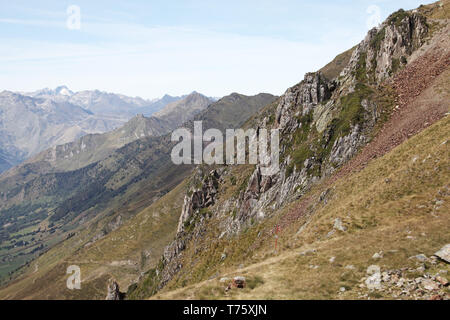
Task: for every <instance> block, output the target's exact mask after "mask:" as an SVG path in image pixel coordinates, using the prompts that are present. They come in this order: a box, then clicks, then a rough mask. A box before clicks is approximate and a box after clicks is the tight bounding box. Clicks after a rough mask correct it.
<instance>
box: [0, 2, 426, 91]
mask: <svg viewBox="0 0 450 320" xmlns="http://www.w3.org/2000/svg"><path fill="white" fill-rule="evenodd" d="M429 2H431V1H427V3H429ZM421 3H422V1H418V0H402V1H395V2H392V1H385V0H380V1H365V0H364V1H358V2H357V3H355V2H354V1H346V0H345V1H341V2H340V3H336V2H335V1H330V0H326V1H321V2H316V3H308V2H307V1H283V2H278V3H270V2H266V1H263V2H259V1H258V2H256V1H245V2H239V1H231V2H227V3H221V2H202V1H199V0H195V1H189V2H186V1H183V2H181V1H173V2H171V3H165V2H152V3H148V2H145V1H133V2H132V3H131V2H130V3H120V2H103V1H99V2H96V3H95V4H94V3H90V2H88V1H73V2H71V1H43V2H40V3H27V2H26V1H17V2H14V3H2V4H0V7H1V14H0V25H1V30H0V41H1V42H2V48H3V50H1V52H0V62H1V63H0V91H3V90H10V91H22V92H30V91H36V90H39V89H43V88H56V87H58V86H61V85H65V86H67V87H68V88H69V89H71V90H73V91H83V90H94V89H98V90H101V91H106V92H112V93H119V94H123V95H127V96H133V97H135V96H138V97H142V98H144V99H155V98H158V97H162V96H163V95H165V94H169V95H172V96H180V95H183V94H187V93H189V92H192V91H197V92H200V93H202V94H204V95H207V96H211V97H221V96H225V95H227V94H230V93H232V92H239V93H242V94H246V95H254V94H257V93H260V92H267V93H271V94H275V95H281V94H282V93H283V92H284V90H285V89H286V88H287V87H290V86H292V85H294V84H295V83H297V82H299V81H300V80H301V79H302V78H303V75H304V74H305V73H306V72H310V71H316V70H317V69H319V68H320V67H322V66H324V65H325V64H327V63H328V62H330V61H331V60H332V59H333V58H334V57H335V56H336V55H337V54H339V53H341V52H343V51H345V50H347V49H349V48H351V47H352V46H354V45H356V44H357V43H358V42H360V41H361V40H362V39H363V37H364V36H365V34H366V33H367V31H368V29H369V25H370V23H373V21H376V20H377V19H378V18H379V19H381V21H382V20H384V19H385V18H386V17H387V16H388V15H389V13H391V12H393V11H395V10H397V9H399V8H404V9H412V8H414V7H417V6H418V5H420V4H421ZM72 5H75V6H77V8H79V10H80V15H79V17H80V20H79V21H80V25H79V26H77V25H75V27H72V28H70V25H68V22H69V24H70V23H72V26H73V22H74V20H73V18H74V15H75V16H76V14H77V12H76V11H73V10H71V9H69V8H71V6H72ZM374 8H375V9H374ZM68 9H69V10H68ZM72 9H73V8H72ZM318 17H320V18H318ZM75 22H76V21H75ZM275 22H276V23H275ZM78 27H79V28H78Z"/></svg>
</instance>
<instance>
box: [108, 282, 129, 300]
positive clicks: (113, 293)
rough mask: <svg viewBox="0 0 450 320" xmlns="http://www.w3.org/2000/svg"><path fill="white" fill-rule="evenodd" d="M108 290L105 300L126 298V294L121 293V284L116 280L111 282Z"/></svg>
mask: <svg viewBox="0 0 450 320" xmlns="http://www.w3.org/2000/svg"><path fill="white" fill-rule="evenodd" d="M107 290H108V292H107V294H106V298H105V300H123V299H124V298H125V294H124V293H122V292H120V290H119V284H118V283H117V282H116V281H115V280H111V281H110V282H109V283H108V288H107Z"/></svg>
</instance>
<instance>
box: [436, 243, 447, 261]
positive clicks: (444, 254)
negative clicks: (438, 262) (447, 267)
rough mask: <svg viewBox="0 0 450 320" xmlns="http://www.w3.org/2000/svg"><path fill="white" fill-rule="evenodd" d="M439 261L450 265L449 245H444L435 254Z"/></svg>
mask: <svg viewBox="0 0 450 320" xmlns="http://www.w3.org/2000/svg"><path fill="white" fill-rule="evenodd" d="M434 255H435V256H437V257H438V258H439V259H442V260H444V261H445V262H447V263H450V244H446V245H445V246H443V247H442V248H441V249H440V250H439V251H437V252H436V253H435V254H434Z"/></svg>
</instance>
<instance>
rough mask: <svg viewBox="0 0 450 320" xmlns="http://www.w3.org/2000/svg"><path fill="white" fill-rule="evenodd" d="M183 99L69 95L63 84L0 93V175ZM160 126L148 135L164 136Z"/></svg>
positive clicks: (117, 95)
mask: <svg viewBox="0 0 450 320" xmlns="http://www.w3.org/2000/svg"><path fill="white" fill-rule="evenodd" d="M186 97H187V96H181V97H172V96H169V95H165V96H163V97H162V98H161V99H155V100H144V99H142V98H131V97H127V96H124V95H120V94H113V93H106V92H101V91H98V90H95V91H81V92H75V93H74V92H72V91H71V90H70V89H68V88H67V87H66V86H60V87H58V88H56V89H42V90H38V91H36V92H31V93H15V92H9V91H3V92H1V93H0V173H1V172H3V171H5V170H7V169H9V168H11V167H13V166H15V165H17V164H19V163H21V162H23V161H24V160H26V159H28V158H30V157H31V156H33V155H36V154H37V153H39V152H41V151H43V150H45V149H47V148H49V147H54V146H59V145H64V144H66V143H69V142H73V141H75V140H76V139H78V138H80V137H82V136H85V135H92V134H99V133H105V132H110V131H112V130H114V129H116V128H119V127H121V126H122V125H124V124H125V123H126V122H127V121H128V120H130V119H132V118H133V117H135V116H136V115H138V114H142V115H144V116H150V115H151V114H153V113H154V112H156V111H159V110H161V109H163V108H164V107H165V106H166V105H167V104H170V103H173V102H176V101H180V100H183V99H185V98H186ZM208 99H209V98H206V97H205V99H204V103H206V104H208V102H209V101H210V100H208ZM183 103H184V102H180V104H181V105H183ZM152 121H154V122H155V121H156V120H155V119H152ZM159 125H161V124H159ZM159 125H155V127H154V129H152V130H151V131H152V134H154V133H155V132H156V131H158V130H160V129H161V132H160V134H164V133H166V132H167V131H164V129H163V128H159V127H158V126H159ZM124 141H125V142H126V141H129V139H128V140H127V139H125V140H124Z"/></svg>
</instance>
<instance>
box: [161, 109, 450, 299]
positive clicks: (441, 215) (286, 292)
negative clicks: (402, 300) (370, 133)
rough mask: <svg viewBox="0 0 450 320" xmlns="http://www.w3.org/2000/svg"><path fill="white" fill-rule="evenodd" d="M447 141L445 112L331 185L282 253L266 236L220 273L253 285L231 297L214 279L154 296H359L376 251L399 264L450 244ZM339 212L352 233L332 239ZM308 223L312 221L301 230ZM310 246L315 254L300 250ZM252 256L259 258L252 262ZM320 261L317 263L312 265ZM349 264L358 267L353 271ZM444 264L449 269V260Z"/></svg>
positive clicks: (287, 237) (285, 235)
mask: <svg viewBox="0 0 450 320" xmlns="http://www.w3.org/2000/svg"><path fill="white" fill-rule="evenodd" d="M449 143H450V118H449V117H448V116H447V117H446V118H444V119H443V120H441V121H439V122H438V123H436V124H435V125H433V126H432V127H430V128H428V129H426V130H425V131H424V132H422V133H420V134H418V135H417V136H415V137H413V138H412V139H410V140H408V141H407V142H405V143H404V144H402V145H400V146H399V147H397V148H396V149H394V150H393V151H392V152H390V153H388V154H387V155H385V156H383V157H382V158H379V159H377V160H375V161H373V162H371V163H370V164H369V165H368V166H367V167H366V168H365V169H364V170H362V171H361V172H359V173H356V174H353V175H351V176H350V177H348V178H347V179H345V180H338V181H337V182H336V183H335V184H334V185H332V186H331V196H330V199H329V200H328V201H327V203H326V204H324V203H319V204H318V206H317V208H316V209H315V210H314V211H315V212H314V215H309V214H306V215H305V216H303V217H302V218H301V219H299V220H298V221H295V222H294V223H292V224H290V225H288V226H287V227H286V228H285V229H283V230H282V234H281V237H280V240H279V241H280V242H279V243H281V247H282V249H281V252H275V251H274V239H273V236H272V235H270V234H269V235H267V237H266V238H265V239H264V240H260V244H259V245H258V247H256V250H254V252H253V253H252V257H249V259H248V260H245V261H241V262H242V263H249V265H248V266H246V267H245V268H242V269H239V268H236V263H237V261H235V262H231V263H230V265H228V263H227V262H224V263H223V266H222V267H220V268H219V270H220V271H221V272H220V276H235V275H245V276H246V277H247V278H248V279H250V283H251V284H252V285H251V286H249V287H248V288H246V289H244V290H237V291H236V290H232V292H231V293H230V294H229V295H225V293H224V290H223V287H224V285H223V284H220V283H219V281H218V280H217V279H215V280H208V281H204V282H200V283H197V284H194V285H191V286H188V287H185V288H182V289H177V290H173V291H169V289H166V290H163V291H162V292H161V293H160V294H158V295H156V296H155V298H157V299H186V298H189V299H191V298H193V299H198V298H200V299H202V298H215V299H216V298H218V299H223V298H238V299H275V298H277V299H311V298H312V299H324V298H340V297H341V298H344V297H345V298H357V297H358V295H359V290H358V288H357V284H358V282H359V280H360V279H361V278H362V277H363V276H364V275H365V271H366V269H367V267H368V266H369V265H371V264H373V263H374V261H373V260H372V259H371V257H372V255H373V254H374V253H375V252H378V251H380V250H382V251H383V252H385V255H384V257H383V258H382V259H381V260H380V261H377V262H376V263H377V264H379V265H380V266H381V268H382V270H386V269H395V268H401V267H408V266H414V262H413V261H411V260H408V257H410V256H413V255H416V254H419V253H424V254H426V255H427V256H430V255H432V254H433V253H434V252H435V251H437V250H438V249H439V248H441V247H442V246H443V245H444V244H446V243H449V242H450V234H449V233H448V230H449V228H450V206H449V201H450V193H449V190H448V188H449V186H448V181H450V168H449V161H448V159H450V144H449ZM414 159H415V161H414ZM386 179H389V180H386ZM386 181H389V182H386ZM320 191H321V187H320V186H317V187H316V188H314V189H313V190H312V191H311V193H310V194H309V195H307V197H308V196H311V197H312V198H316V197H318V195H319V194H320ZM439 200H441V201H444V202H443V204H442V205H441V206H440V207H439V206H437V205H436V202H437V201H439ZM301 201H302V200H300V202H299V203H297V204H294V206H295V205H301ZM287 212H288V210H285V211H283V212H281V213H279V215H277V216H275V217H273V218H271V219H270V221H266V222H265V223H264V225H265V227H269V226H271V225H272V226H273V225H275V224H276V223H279V221H280V220H282V219H283V215H284V214H286V213H287ZM335 218H340V219H342V221H343V223H344V225H345V226H346V227H347V231H346V232H342V231H338V232H337V233H335V234H334V235H332V236H331V237H327V234H328V232H330V231H331V230H332V229H333V221H334V219H335ZM306 221H308V224H307V225H306V227H304V228H303V230H302V231H301V232H300V233H298V230H299V228H300V226H301V225H303V224H304V223H305V222H306ZM263 229H264V226H263ZM252 234H253V232H252V231H249V232H248V233H247V234H244V235H242V236H241V237H240V239H237V240H236V242H241V243H246V242H248V240H249V239H248V238H249V237H250V238H251V237H252ZM410 237H412V238H410ZM233 242H234V241H233ZM311 248H314V249H316V250H317V253H316V254H312V255H306V256H302V255H299V253H300V252H302V251H305V250H307V249H311ZM331 257H336V259H335V262H334V263H330V262H329V259H330V258H331ZM252 260H255V261H257V262H256V263H254V264H253V263H251V261H252ZM315 265H318V266H319V268H317V269H311V268H310V266H315ZM347 265H353V266H354V267H355V269H354V270H348V269H346V268H345V266H347ZM439 268H441V269H442V268H446V269H447V270H449V271H450V267H449V266H448V265H446V266H442V265H440V267H439ZM428 271H429V272H431V273H433V272H436V271H437V270H433V269H431V270H428ZM251 287H254V288H253V289H252V288H251ZM340 287H346V288H347V291H346V293H345V294H339V288H340ZM169 288H170V287H169ZM377 297H383V294H381V295H380V296H377Z"/></svg>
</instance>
